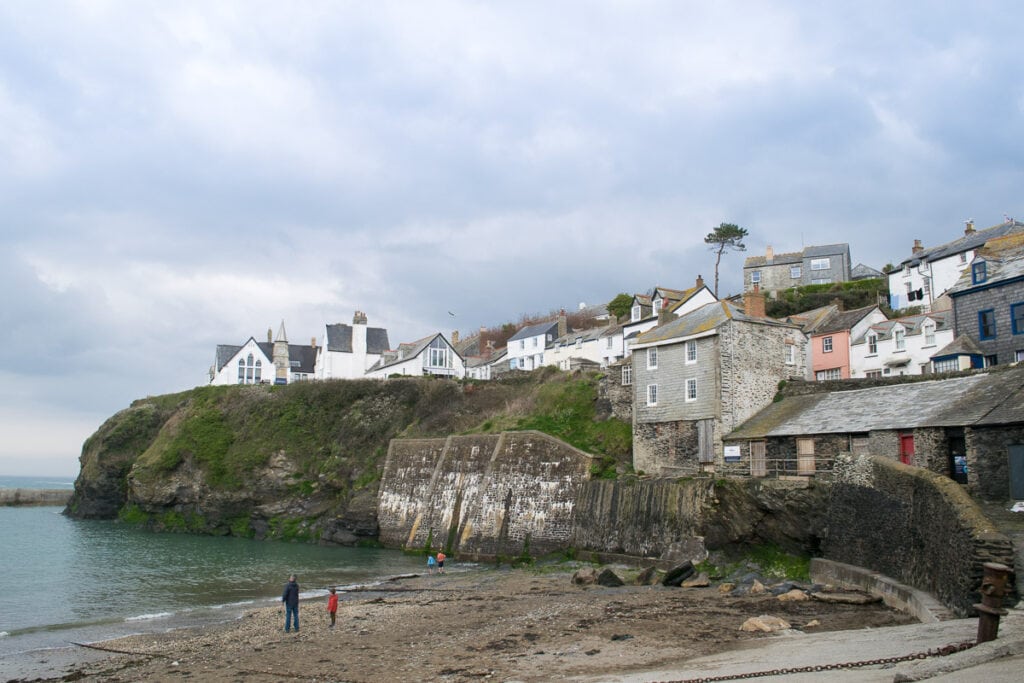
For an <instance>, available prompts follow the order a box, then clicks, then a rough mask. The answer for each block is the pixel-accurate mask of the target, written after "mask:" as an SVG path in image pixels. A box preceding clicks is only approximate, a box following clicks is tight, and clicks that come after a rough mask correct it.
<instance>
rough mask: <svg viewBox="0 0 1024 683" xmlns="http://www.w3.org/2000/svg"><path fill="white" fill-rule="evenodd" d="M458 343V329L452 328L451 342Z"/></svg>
mask: <svg viewBox="0 0 1024 683" xmlns="http://www.w3.org/2000/svg"><path fill="white" fill-rule="evenodd" d="M458 343H459V331H458V330H452V344H458Z"/></svg>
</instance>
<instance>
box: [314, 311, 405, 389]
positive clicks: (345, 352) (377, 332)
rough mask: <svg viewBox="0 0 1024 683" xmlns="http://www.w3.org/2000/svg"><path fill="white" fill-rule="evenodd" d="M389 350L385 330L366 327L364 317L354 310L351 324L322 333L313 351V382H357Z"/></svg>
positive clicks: (334, 326)
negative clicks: (323, 380) (334, 380)
mask: <svg viewBox="0 0 1024 683" xmlns="http://www.w3.org/2000/svg"><path fill="white" fill-rule="evenodd" d="M388 348H390V344H389V343H388V331H387V330H386V329H385V328H383V327H368V326H367V319H366V314H365V313H363V312H362V311H356V312H355V314H354V315H353V316H352V324H351V325H346V324H344V323H334V324H331V325H327V326H326V329H325V331H324V343H323V346H321V347H320V348H319V349H318V350H317V359H316V372H315V376H316V378H317V379H358V378H361V377H364V376H365V375H366V371H367V370H368V369H369V368H370V367H371V366H372V365H374V364H375V363H376V362H377V361H379V360H380V358H381V355H382V354H383V353H384V352H385V351H387V350H388Z"/></svg>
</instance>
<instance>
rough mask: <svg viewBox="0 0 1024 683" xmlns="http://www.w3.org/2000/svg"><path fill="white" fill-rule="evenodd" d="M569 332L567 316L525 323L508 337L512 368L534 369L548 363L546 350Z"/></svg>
mask: <svg viewBox="0 0 1024 683" xmlns="http://www.w3.org/2000/svg"><path fill="white" fill-rule="evenodd" d="M567 332H568V330H567V329H566V318H565V316H564V315H560V316H558V319H557V320H549V321H547V322H542V323H536V324H533V325H525V326H523V327H521V328H520V329H518V330H516V333H515V334H513V335H512V336H511V337H509V339H508V343H507V346H506V347H505V348H506V353H507V356H508V367H509V369H510V370H534V369H536V368H539V367H541V366H543V365H546V364H547V363H546V362H545V360H544V352H545V350H547V348H548V347H549V346H551V344H552V343H553V342H554V341H555V339H557V338H558V337H561V336H563V335H565V334H566V333H567Z"/></svg>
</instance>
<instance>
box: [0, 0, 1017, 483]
mask: <svg viewBox="0 0 1024 683" xmlns="http://www.w3.org/2000/svg"><path fill="white" fill-rule="evenodd" d="M811 4H812V3H806V2H802V1H796V2H791V3H789V2H772V3H757V2H739V3H727V2H706V1H701V2H683V1H666V2H659V1H643V0H630V1H629V2H625V1H620V2H594V1H587V2H550V0H544V1H540V2H522V1H517V2H508V3H491V2H401V3H389V2H372V3H367V2H359V3H356V2H322V3H320V2H295V3H280V2H225V1H218V2H215V3H209V2H195V3H190V2H166V1H165V0H161V1H159V2H142V1H132V2H113V1H111V2H104V1H100V0H89V1H83V2H61V3H57V2H47V1H45V0H40V1H35V2H4V3H2V4H0V226H2V228H0V239H2V244H0V285H2V288H3V292H4V295H3V301H4V303H3V306H2V309H0V322H2V327H0V330H2V332H0V334H2V338H0V342H2V344H0V348H2V349H3V353H2V354H0V358H2V359H3V360H2V366H0V379H2V380H3V386H4V391H2V392H0V433H2V434H3V438H2V439H0V474H56V475H73V474H75V473H77V471H78V456H79V453H80V450H81V445H82V441H83V440H84V439H85V438H86V437H87V436H88V435H89V434H91V433H92V432H93V431H94V430H95V429H96V428H97V427H98V426H99V425H100V424H101V423H102V422H103V420H105V419H106V418H107V417H108V416H110V415H111V414H113V413H114V412H115V411H117V410H120V409H122V408H125V407H127V406H128V405H129V404H130V402H131V401H132V400H134V399H136V398H140V397H144V396H147V395H155V394H162V393H167V392H173V391H179V390H183V389H187V388H190V387H193V386H196V385H201V384H205V383H206V382H207V381H208V375H207V371H208V369H209V367H210V365H211V363H212V362H213V358H214V348H215V346H216V344H218V343H230V344H241V343H242V342H244V341H245V340H246V339H247V338H248V337H249V336H250V335H251V336H255V337H257V339H262V338H264V336H265V335H266V330H267V328H268V327H273V328H274V330H275V331H276V330H277V327H278V325H279V324H280V323H281V321H282V320H284V322H285V325H286V327H287V331H288V334H289V338H290V340H291V341H292V342H298V343H308V341H309V339H310V338H311V337H313V336H317V337H318V338H321V339H322V337H323V326H324V324H326V323H333V322H351V318H352V313H353V311H354V310H356V309H359V310H363V311H365V312H366V314H367V315H368V316H369V321H370V324H371V325H372V326H383V327H386V328H387V329H388V332H389V336H390V340H391V343H392V345H393V346H395V345H397V344H398V343H399V342H401V341H408V340H413V339H417V338H419V337H422V336H424V335H426V334H428V333H431V332H435V331H443V332H445V333H446V334H448V333H450V331H451V330H452V329H460V330H462V332H463V334H466V333H469V332H471V331H473V330H475V329H477V328H478V327H479V326H480V325H487V326H491V325H494V324H498V323H501V322H505V321H508V320H514V319H517V318H518V317H519V315H520V314H523V313H546V312H548V311H550V310H552V309H556V308H559V307H570V306H574V305H576V304H577V303H578V302H581V301H585V302H587V303H600V302H607V301H608V300H609V299H611V298H612V297H613V296H614V295H615V294H616V293H618V292H630V293H632V292H642V291H645V290H647V289H649V288H651V287H653V286H655V285H661V286H666V287H678V288H683V287H687V286H690V285H691V284H692V283H693V281H694V279H695V277H696V276H697V275H698V274H701V275H703V276H704V278H705V279H706V280H708V282H711V281H712V280H713V276H714V257H713V255H712V254H711V252H709V251H708V249H707V247H706V245H705V244H704V243H703V238H704V236H705V235H706V234H707V233H708V232H709V231H710V230H711V229H712V228H713V227H714V226H716V225H718V224H719V223H721V222H732V223H738V224H739V225H741V226H743V227H745V228H746V229H747V230H748V231H749V233H750V236H749V238H748V240H747V245H748V252H747V254H731V255H726V256H725V257H724V259H723V264H722V275H721V277H722V284H721V287H720V289H721V290H722V291H721V293H722V294H726V293H731V292H736V291H738V290H739V289H740V288H741V269H742V263H743V258H744V257H745V256H748V255H751V254H760V253H763V252H764V248H765V246H766V245H768V244H771V245H772V246H773V247H774V248H775V250H776V252H780V251H793V250H798V249H800V248H801V247H802V246H803V245H813V244H829V243H835V242H849V243H850V247H851V250H852V255H853V261H854V263H855V264H856V263H857V262H863V263H865V264H867V265H870V266H873V267H875V268H880V267H881V266H883V265H884V264H885V263H887V262H899V261H900V260H902V259H903V258H905V257H906V256H908V255H909V253H910V247H911V245H912V243H913V240H914V239H915V238H917V239H922V240H923V241H924V243H925V244H926V245H934V244H938V243H942V242H946V241H949V240H951V239H954V238H956V237H957V236H959V235H962V234H963V233H962V231H963V221H964V220H965V219H967V218H974V219H975V220H976V222H977V224H978V227H979V228H981V227H987V226H990V225H994V224H996V223H999V222H1001V221H1002V219H1003V215H1004V214H1009V215H1010V216H1016V217H1018V218H1019V217H1021V215H1024V207H1022V203H1024V195H1022V192H1021V190H1022V188H1024V171H1022V169H1024V166H1022V164H1024V59H1022V58H1021V50H1020V45H1019V42H1020V41H1019V38H1018V36H1017V33H1018V29H1019V27H1020V26H1022V25H1024V9H1021V5H1020V3H1017V2H1002V3H1000V2H993V3H989V2H973V3H963V2H947V3H941V2H929V3H914V2H899V3H893V2H857V3H849V2H844V3H838V2H837V3H814V4H820V5H822V7H820V8H809V5H811ZM449 311H451V312H454V313H455V314H456V316H455V317H454V318H453V317H452V316H450V315H449V313H448V312H449Z"/></svg>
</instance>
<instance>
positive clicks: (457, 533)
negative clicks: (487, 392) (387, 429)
mask: <svg viewBox="0 0 1024 683" xmlns="http://www.w3.org/2000/svg"><path fill="white" fill-rule="evenodd" d="M592 461H593V458H592V457H591V456H590V455H588V454H586V453H583V452H582V451H579V450H577V449H575V448H573V447H572V446H569V445H568V444H566V443H564V442H562V441H559V440H557V439H555V438H553V437H550V436H548V435H546V434H542V433H540V432H532V431H529V432H505V433H502V434H500V435H471V436H451V437H448V438H447V439H410V440H399V439H396V440H393V441H392V442H391V446H390V447H389V449H388V456H387V460H386V461H385V464H384V472H383V475H382V478H381V484H380V494H379V502H378V508H377V517H378V523H379V525H380V540H381V542H382V543H384V544H385V545H389V546H397V547H403V548H423V547H425V546H426V545H427V543H428V541H429V542H430V543H431V545H432V547H433V548H435V549H436V548H445V549H446V550H447V551H449V552H458V553H459V554H462V555H466V556H473V555H479V556H496V555H506V556H508V555H518V554H519V553H521V552H523V550H524V548H526V547H528V549H529V551H530V552H531V553H533V554H542V553H545V552H551V551H554V550H560V549H563V548H565V547H567V546H568V542H569V537H570V533H571V529H572V518H573V509H574V506H575V502H576V496H577V493H578V491H579V489H580V487H581V486H582V484H583V483H584V482H585V481H587V480H588V479H589V478H590V465H591V463H592Z"/></svg>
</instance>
